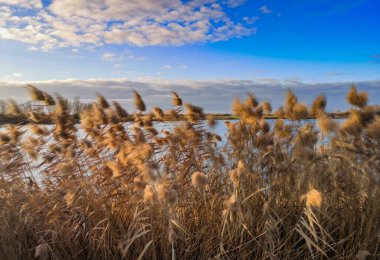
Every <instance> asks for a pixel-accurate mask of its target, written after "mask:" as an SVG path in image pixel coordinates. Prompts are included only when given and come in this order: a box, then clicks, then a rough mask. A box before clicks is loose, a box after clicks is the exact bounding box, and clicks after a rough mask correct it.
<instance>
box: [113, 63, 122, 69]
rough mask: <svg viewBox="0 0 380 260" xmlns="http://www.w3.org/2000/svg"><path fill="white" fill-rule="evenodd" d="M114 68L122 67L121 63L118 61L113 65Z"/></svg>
mask: <svg viewBox="0 0 380 260" xmlns="http://www.w3.org/2000/svg"><path fill="white" fill-rule="evenodd" d="M113 67H114V68H116V69H118V68H122V67H123V65H121V64H120V63H117V64H115V65H113Z"/></svg>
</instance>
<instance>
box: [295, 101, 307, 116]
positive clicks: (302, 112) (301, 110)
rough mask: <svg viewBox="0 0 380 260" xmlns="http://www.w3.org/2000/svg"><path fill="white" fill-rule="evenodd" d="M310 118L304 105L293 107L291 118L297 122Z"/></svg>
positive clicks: (298, 104) (299, 104)
mask: <svg viewBox="0 0 380 260" xmlns="http://www.w3.org/2000/svg"><path fill="white" fill-rule="evenodd" d="M307 117H308V112H307V106H306V105H305V104H303V103H298V102H297V103H296V104H294V106H293V107H292V112H291V118H293V119H296V120H301V119H306V118H307Z"/></svg>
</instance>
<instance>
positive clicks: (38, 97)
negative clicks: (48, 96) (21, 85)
mask: <svg viewBox="0 0 380 260" xmlns="http://www.w3.org/2000/svg"><path fill="white" fill-rule="evenodd" d="M26 87H27V89H28V91H29V96H30V98H31V99H32V100H34V101H45V97H44V94H43V92H42V91H41V90H39V89H37V88H36V87H35V86H33V85H27V86H26Z"/></svg>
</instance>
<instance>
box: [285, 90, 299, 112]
mask: <svg viewBox="0 0 380 260" xmlns="http://www.w3.org/2000/svg"><path fill="white" fill-rule="evenodd" d="M297 102H298V98H297V97H296V95H294V93H293V91H291V90H290V89H288V91H287V92H286V97H285V113H286V114H287V115H289V114H291V113H292V112H293V107H294V106H295V105H296V104H297Z"/></svg>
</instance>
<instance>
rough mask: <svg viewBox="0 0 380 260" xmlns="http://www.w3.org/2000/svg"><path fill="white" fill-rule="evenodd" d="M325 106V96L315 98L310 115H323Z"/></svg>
mask: <svg viewBox="0 0 380 260" xmlns="http://www.w3.org/2000/svg"><path fill="white" fill-rule="evenodd" d="M326 105H327V101H326V97H325V95H320V96H318V97H316V98H315V99H314V101H313V103H312V105H311V108H310V115H312V116H318V115H319V113H323V112H324V111H325V108H326Z"/></svg>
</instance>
